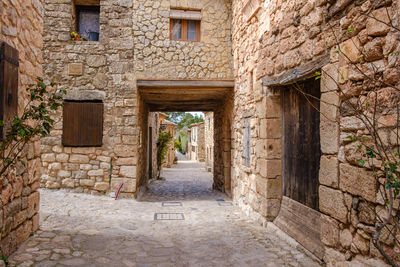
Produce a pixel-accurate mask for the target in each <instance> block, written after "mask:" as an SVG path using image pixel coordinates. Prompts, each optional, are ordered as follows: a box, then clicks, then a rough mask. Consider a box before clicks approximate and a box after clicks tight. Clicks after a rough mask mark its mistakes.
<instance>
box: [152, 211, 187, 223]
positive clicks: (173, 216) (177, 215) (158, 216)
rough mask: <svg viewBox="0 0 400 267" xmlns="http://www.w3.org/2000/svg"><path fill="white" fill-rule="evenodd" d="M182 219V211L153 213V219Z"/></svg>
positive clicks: (183, 217)
mask: <svg viewBox="0 0 400 267" xmlns="http://www.w3.org/2000/svg"><path fill="white" fill-rule="evenodd" d="M184 219H185V216H184V215H183V213H154V220H155V221H181V220H184Z"/></svg>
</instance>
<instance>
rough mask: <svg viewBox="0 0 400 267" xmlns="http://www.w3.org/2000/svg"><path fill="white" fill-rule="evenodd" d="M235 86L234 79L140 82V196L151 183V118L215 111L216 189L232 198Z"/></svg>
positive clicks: (137, 184)
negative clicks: (232, 131)
mask: <svg viewBox="0 0 400 267" xmlns="http://www.w3.org/2000/svg"><path fill="white" fill-rule="evenodd" d="M233 87H234V82H233V81H232V80H137V88H138V106H139V108H138V111H137V112H138V120H139V121H138V124H139V127H140V130H139V132H140V133H139V135H140V136H139V139H140V145H139V146H138V164H137V166H138V169H137V176H136V177H137V179H136V188H137V189H136V192H137V194H136V195H137V196H138V194H140V192H142V191H143V188H144V186H145V185H147V182H148V180H149V172H148V166H149V162H150V159H149V154H150V153H149V152H148V148H149V147H150V146H149V143H148V142H149V140H148V136H149V132H148V131H149V129H150V126H151V125H150V124H149V123H151V119H150V120H149V116H151V113H152V112H165V111H186V112H190V111H212V112H214V151H213V153H214V166H215V167H214V173H213V177H214V181H213V188H214V189H216V190H219V191H221V192H226V193H227V194H228V195H230V191H231V182H230V181H231V177H230V173H231V121H232V110H233ZM152 128H154V127H152ZM150 135H151V134H150Z"/></svg>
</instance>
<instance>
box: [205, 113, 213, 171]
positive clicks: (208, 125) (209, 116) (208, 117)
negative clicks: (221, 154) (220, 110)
mask: <svg viewBox="0 0 400 267" xmlns="http://www.w3.org/2000/svg"><path fill="white" fill-rule="evenodd" d="M204 138H205V141H204V142H205V148H206V155H205V162H206V170H207V171H209V172H213V166H214V114H213V113H212V112H205V113H204Z"/></svg>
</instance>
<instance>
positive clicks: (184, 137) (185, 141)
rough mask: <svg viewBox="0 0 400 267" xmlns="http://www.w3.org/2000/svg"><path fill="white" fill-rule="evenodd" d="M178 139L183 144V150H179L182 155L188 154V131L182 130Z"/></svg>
mask: <svg viewBox="0 0 400 267" xmlns="http://www.w3.org/2000/svg"><path fill="white" fill-rule="evenodd" d="M178 138H179V141H180V142H181V150H179V152H181V153H182V154H186V147H187V145H188V142H189V137H188V131H187V130H186V129H182V130H181V131H179V137H178Z"/></svg>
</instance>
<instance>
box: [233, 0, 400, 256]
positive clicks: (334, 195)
mask: <svg viewBox="0 0 400 267" xmlns="http://www.w3.org/2000/svg"><path fill="white" fill-rule="evenodd" d="M260 2H261V3H260V5H257V4H256V3H257V1H244V0H236V1H233V4H232V10H233V18H232V22H233V27H232V38H233V41H232V46H233V54H234V75H235V80H236V88H235V92H236V94H235V109H234V122H233V131H234V132H233V137H234V140H235V143H234V155H233V170H232V173H233V177H232V179H233V181H232V182H233V183H234V184H235V186H234V187H233V188H234V193H233V198H234V201H235V202H236V203H238V204H239V205H240V206H242V207H243V209H244V210H245V211H247V213H248V214H249V215H250V216H252V217H253V218H254V219H256V220H258V221H259V222H260V223H266V221H270V220H273V219H274V218H275V217H276V216H277V215H278V213H279V212H280V203H281V198H282V158H283V157H282V145H283V143H282V107H281V97H280V89H277V87H276V86H281V85H285V84H291V83H292V84H293V83H295V82H296V78H297V79H299V80H301V79H305V78H307V77H310V76H313V75H315V71H317V70H320V71H321V69H322V71H321V72H322V77H321V93H322V94H321V114H322V115H321V118H320V119H321V122H320V138H321V151H322V157H321V163H320V173H319V182H320V188H319V197H320V199H319V207H320V208H319V209H320V214H321V217H320V218H319V220H320V221H321V233H320V234H321V241H322V242H323V244H324V245H325V252H324V255H323V259H324V260H325V261H326V262H331V261H344V260H350V259H358V258H359V256H356V255H365V256H373V257H380V255H379V253H378V252H377V251H376V249H375V247H374V246H373V245H372V243H371V234H372V232H373V230H371V229H373V228H374V224H375V222H376V218H375V217H374V216H375V215H372V214H371V213H370V212H367V210H372V211H375V212H376V213H378V214H379V213H380V212H381V211H383V210H384V207H383V206H381V205H382V204H383V203H382V202H381V201H380V200H379V199H378V197H377V193H378V187H379V186H381V185H379V183H378V182H377V181H376V180H375V179H374V178H373V177H372V176H371V175H370V173H369V172H368V170H365V169H363V168H360V167H359V166H357V165H358V164H357V159H356V158H357V157H358V156H360V154H357V153H356V150H357V149H356V148H355V147H356V146H357V145H354V144H351V143H349V142H348V141H346V136H348V135H358V136H362V135H365V134H367V132H366V130H365V127H364V126H363V125H362V123H360V122H359V121H358V120H357V119H356V117H355V116H354V114H352V113H351V112H348V110H347V111H346V108H341V109H339V108H338V107H340V105H341V103H343V102H344V100H345V99H341V98H340V97H339V91H340V90H342V89H343V88H344V89H345V90H346V92H347V93H350V95H351V96H353V97H355V98H359V97H360V95H361V96H362V95H365V96H367V93H366V91H365V89H366V88H367V87H366V86H367V83H368V81H366V80H365V79H364V77H362V76H361V77H360V75H359V74H357V71H355V69H354V64H352V63H351V62H350V61H353V62H354V61H356V62H357V61H358V60H359V58H362V61H361V62H362V63H363V64H360V67H361V68H363V69H364V70H367V71H368V70H369V73H371V71H372V73H373V72H375V73H376V74H382V77H383V79H384V81H385V82H386V84H388V85H395V84H396V83H397V86H398V77H399V72H398V71H397V69H398V62H399V61H398V60H399V59H398V55H395V54H397V53H393V52H394V51H398V50H399V47H398V40H399V33H398V32H396V31H395V30H389V28H388V27H387V25H385V24H382V23H379V22H377V21H376V20H375V21H374V20H371V19H368V18H367V17H366V16H363V15H361V13H362V12H366V11H367V10H368V9H369V8H370V6H371V4H376V2H374V1H361V2H356V3H354V2H353V1H329V3H328V1H260ZM251 4H253V5H251ZM398 5H399V3H398V1H397V2H396V1H393V4H391V5H390V3H389V4H388V6H387V7H385V6H383V5H378V6H377V7H376V10H375V11H373V13H372V14H374V16H377V17H378V19H380V20H382V21H387V13H386V8H387V10H388V12H389V14H390V15H391V16H392V19H393V21H394V23H395V25H397V23H398V15H399V14H398V10H399V9H398ZM254 6H255V7H256V8H253V7H254ZM338 45H339V46H338ZM313 67H314V68H315V69H313ZM299 74H300V75H299ZM261 78H263V79H261ZM338 85H340V88H339V87H338ZM389 87H390V86H389ZM367 91H368V90H367ZM379 92H380V96H381V98H382V99H387V100H386V101H383V102H382V105H383V106H384V107H385V108H384V110H385V111H384V113H382V112H381V113H380V114H379V116H380V117H381V120H382V121H383V124H382V125H385V126H384V127H382V131H381V132H382V134H383V137H384V138H385V142H387V143H389V142H392V143H391V145H395V141H396V140H395V139H396V138H393V136H392V139H391V138H390V136H391V135H390V134H389V130H390V129H391V128H390V127H393V126H394V124H393V123H394V121H396V120H395V119H394V118H395V117H396V116H395V115H393V111H394V110H393V109H394V105H393V103H392V102H391V101H389V100H388V99H393V98H394V99H397V95H396V94H395V93H393V92H392V91H391V90H390V89H388V88H382V89H381V90H380V91H379ZM246 112H250V113H251V127H252V154H251V166H250V168H249V167H246V166H244V165H243V164H242V161H241V157H242V153H241V149H242V147H243V144H242V141H243V133H242V132H241V131H242V127H241V120H242V119H243V114H246ZM361 179H362V182H361ZM339 203H340V204H339ZM373 213H374V212H373ZM367 214H369V215H367ZM371 231H372V232H371ZM390 240H391V241H386V240H385V241H384V243H385V244H386V245H385V249H386V250H387V251H388V252H389V253H390V254H391V255H396V253H397V255H398V252H397V251H398V250H399V248H398V245H396V246H393V244H394V242H393V240H392V239H390ZM299 241H300V242H302V241H304V240H299ZM397 260H398V259H397Z"/></svg>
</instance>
